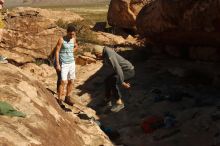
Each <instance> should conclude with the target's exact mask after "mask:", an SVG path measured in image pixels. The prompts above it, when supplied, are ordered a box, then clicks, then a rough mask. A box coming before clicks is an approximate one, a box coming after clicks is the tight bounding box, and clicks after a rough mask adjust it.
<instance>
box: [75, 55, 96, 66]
mask: <svg viewBox="0 0 220 146" xmlns="http://www.w3.org/2000/svg"><path fill="white" fill-rule="evenodd" d="M95 62H96V60H95V59H94V58H92V57H88V56H82V55H80V56H78V57H77V58H76V64H78V65H82V66H83V65H87V64H90V63H95Z"/></svg>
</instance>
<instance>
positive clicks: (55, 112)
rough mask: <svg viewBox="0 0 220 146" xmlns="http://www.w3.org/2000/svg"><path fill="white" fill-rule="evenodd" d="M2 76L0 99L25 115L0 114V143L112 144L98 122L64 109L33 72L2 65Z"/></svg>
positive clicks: (21, 145) (22, 145) (13, 145)
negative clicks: (86, 120)
mask: <svg viewBox="0 0 220 146" xmlns="http://www.w3.org/2000/svg"><path fill="white" fill-rule="evenodd" d="M0 76H1V78H0V101H4V102H7V103H9V104H10V105H12V106H13V107H14V108H15V109H16V110H17V111H20V112H22V113H24V114H25V115H26V117H25V118H21V117H10V116H6V115H0V145H5V146H18V145H19V146H27V145H39V146H100V145H105V146H112V144H111V142H110V141H109V139H108V138H107V136H106V135H105V134H104V133H103V132H102V131H101V130H100V128H99V127H98V125H97V124H94V123H91V122H89V121H88V122H85V121H82V120H81V119H79V118H78V117H77V116H76V115H75V114H73V113H71V112H69V113H66V112H64V111H63V110H62V109H61V108H60V107H59V105H58V104H57V102H56V100H55V98H54V96H53V95H52V94H51V93H50V92H49V91H48V90H47V89H46V88H44V85H43V84H41V83H39V82H38V81H37V80H35V79H33V78H32V75H30V74H28V73H27V72H24V70H21V69H19V68H17V67H15V66H13V65H11V64H0ZM75 106H77V107H78V108H83V109H85V108H86V107H80V106H79V105H75ZM87 109H88V108H87ZM88 111H89V110H88ZM90 113H91V112H90Z"/></svg>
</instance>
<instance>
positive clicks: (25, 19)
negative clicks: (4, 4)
mask: <svg viewBox="0 0 220 146" xmlns="http://www.w3.org/2000/svg"><path fill="white" fill-rule="evenodd" d="M63 15H65V16H68V15H67V12H63V14H62V13H61V12H53V11H49V10H42V9H33V8H17V9H15V10H13V11H12V12H10V13H8V14H7V16H5V30H4V31H3V35H2V40H1V41H0V54H2V55H4V56H6V57H8V59H11V60H13V61H15V62H17V63H20V64H23V63H26V62H34V61H35V60H36V59H38V58H40V59H46V58H47V57H48V56H49V55H50V53H51V50H52V49H53V48H54V47H55V45H56V43H57V40H58V38H59V37H61V36H62V35H64V34H65V30H63V29H61V28H59V27H58V26H57V25H56V23H55V20H58V19H59V18H61V16H63ZM52 16H53V17H52ZM70 16H71V17H70V18H72V21H74V20H75V21H78V20H79V19H78V15H76V16H75V15H70ZM74 16H75V17H74ZM75 18H76V19H75ZM65 21H70V19H65Z"/></svg>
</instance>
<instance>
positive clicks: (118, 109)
mask: <svg viewBox="0 0 220 146" xmlns="http://www.w3.org/2000/svg"><path fill="white" fill-rule="evenodd" d="M124 107H125V105H124V104H116V105H114V106H113V107H112V108H111V111H112V112H116V113H117V112H119V111H120V110H122V109H123V108H124Z"/></svg>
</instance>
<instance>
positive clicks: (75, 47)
mask: <svg viewBox="0 0 220 146" xmlns="http://www.w3.org/2000/svg"><path fill="white" fill-rule="evenodd" d="M77 50H78V44H77V42H76V37H74V48H73V52H74V53H75V52H76V51H77Z"/></svg>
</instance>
